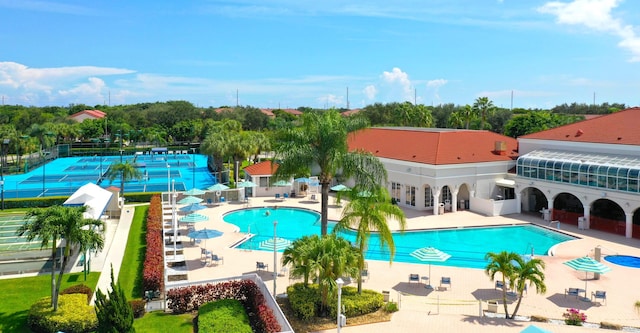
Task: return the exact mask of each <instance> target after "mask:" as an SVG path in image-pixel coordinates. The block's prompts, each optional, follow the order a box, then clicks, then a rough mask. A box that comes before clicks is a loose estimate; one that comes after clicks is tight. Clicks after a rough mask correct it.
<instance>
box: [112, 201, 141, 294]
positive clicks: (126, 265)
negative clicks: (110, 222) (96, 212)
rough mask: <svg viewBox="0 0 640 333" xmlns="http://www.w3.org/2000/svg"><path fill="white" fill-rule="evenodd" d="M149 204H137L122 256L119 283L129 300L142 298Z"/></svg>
mask: <svg viewBox="0 0 640 333" xmlns="http://www.w3.org/2000/svg"><path fill="white" fill-rule="evenodd" d="M148 210H149V206H136V209H135V213H134V215H133V221H132V222H131V230H130V231H129V239H128V240H127V249H126V250H125V252H124V258H122V266H120V274H119V275H118V283H119V284H120V288H122V290H123V291H124V294H125V296H126V297H127V299H128V300H132V299H136V298H142V296H144V290H142V268H143V264H144V255H145V251H146V246H147V244H146V240H145V236H146V223H145V222H146V221H145V219H146V217H147V211H148Z"/></svg>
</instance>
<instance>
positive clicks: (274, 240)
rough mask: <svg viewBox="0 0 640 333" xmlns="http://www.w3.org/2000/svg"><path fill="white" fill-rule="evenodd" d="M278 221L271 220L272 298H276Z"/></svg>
mask: <svg viewBox="0 0 640 333" xmlns="http://www.w3.org/2000/svg"><path fill="white" fill-rule="evenodd" d="M277 225H278V221H276V220H274V221H273V298H276V279H277V278H278V273H277V272H278V266H277V265H278V251H277V248H276V240H277V239H278V237H277V233H276V226H277Z"/></svg>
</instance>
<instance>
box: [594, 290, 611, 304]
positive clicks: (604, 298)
mask: <svg viewBox="0 0 640 333" xmlns="http://www.w3.org/2000/svg"><path fill="white" fill-rule="evenodd" d="M594 298H595V299H596V300H598V299H601V300H602V302H603V303H604V304H607V292H606V291H602V290H596V291H595V292H593V291H592V292H591V301H592V302H593V299H594Z"/></svg>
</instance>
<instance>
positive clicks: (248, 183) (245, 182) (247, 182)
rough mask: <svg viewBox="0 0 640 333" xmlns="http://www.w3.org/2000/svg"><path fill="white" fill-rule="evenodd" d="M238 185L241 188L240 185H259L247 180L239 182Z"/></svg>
mask: <svg viewBox="0 0 640 333" xmlns="http://www.w3.org/2000/svg"><path fill="white" fill-rule="evenodd" d="M237 186H238V188H240V187H256V186H258V185H257V184H256V183H254V182H252V181H249V180H245V181H243V182H239V183H238V185H237Z"/></svg>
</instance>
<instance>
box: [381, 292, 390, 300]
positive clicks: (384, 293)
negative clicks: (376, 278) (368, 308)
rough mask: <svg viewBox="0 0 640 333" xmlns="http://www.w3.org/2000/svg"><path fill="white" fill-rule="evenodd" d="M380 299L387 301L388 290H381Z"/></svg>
mask: <svg viewBox="0 0 640 333" xmlns="http://www.w3.org/2000/svg"><path fill="white" fill-rule="evenodd" d="M382 299H383V300H384V302H385V303H387V302H389V291H388V290H383V291H382Z"/></svg>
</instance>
